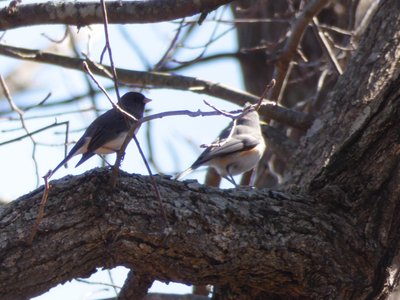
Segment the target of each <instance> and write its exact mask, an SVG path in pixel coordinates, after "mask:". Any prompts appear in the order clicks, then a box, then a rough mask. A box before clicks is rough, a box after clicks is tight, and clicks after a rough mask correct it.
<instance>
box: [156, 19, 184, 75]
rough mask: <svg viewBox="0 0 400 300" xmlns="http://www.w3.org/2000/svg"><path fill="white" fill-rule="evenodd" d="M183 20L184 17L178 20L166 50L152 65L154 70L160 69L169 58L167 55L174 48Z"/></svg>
mask: <svg viewBox="0 0 400 300" xmlns="http://www.w3.org/2000/svg"><path fill="white" fill-rule="evenodd" d="M184 22H185V19H184V18H183V19H182V20H181V21H180V23H179V27H178V30H177V31H176V33H175V36H174V38H173V39H172V41H171V43H170V45H169V47H168V49H167V51H165V53H164V55H163V56H162V57H161V59H160V60H159V62H158V63H156V64H155V66H154V70H155V71H157V70H160V69H161V68H162V67H163V66H164V64H165V63H166V62H167V60H168V59H169V57H170V55H171V53H172V51H173V50H174V49H175V48H176V44H177V41H178V37H179V34H180V33H181V31H182V28H183V23H184Z"/></svg>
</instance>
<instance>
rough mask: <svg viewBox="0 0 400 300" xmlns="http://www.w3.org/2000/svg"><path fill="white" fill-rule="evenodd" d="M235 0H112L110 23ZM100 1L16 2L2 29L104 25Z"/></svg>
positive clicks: (2, 16)
mask: <svg viewBox="0 0 400 300" xmlns="http://www.w3.org/2000/svg"><path fill="white" fill-rule="evenodd" d="M230 2H232V0H197V1H196V0H191V1H188V0H153V1H109V2H107V12H108V16H109V23H110V24H134V23H155V22H163V21H171V20H175V19H179V18H184V17H188V16H192V15H195V14H199V13H203V12H209V11H212V10H215V9H217V8H218V7H219V6H221V5H224V4H227V3H230ZM102 23H103V18H102V15H101V8H100V3H99V2H68V1H66V2H50V1H49V2H45V3H36V4H25V5H15V6H13V7H12V8H11V7H6V8H3V9H2V10H0V30H7V29H13V28H18V27H22V26H30V25H43V24H68V25H76V26H78V27H82V26H86V25H90V24H102Z"/></svg>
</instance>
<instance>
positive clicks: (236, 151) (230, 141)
mask: <svg viewBox="0 0 400 300" xmlns="http://www.w3.org/2000/svg"><path fill="white" fill-rule="evenodd" d="M248 109H249V112H248V113H246V114H245V115H243V116H242V117H240V118H239V119H237V120H236V126H235V127H234V128H233V131H232V127H233V126H234V125H233V123H234V122H231V123H230V124H229V126H228V127H226V128H225V129H224V130H223V131H222V132H221V134H220V135H219V137H218V138H217V139H216V140H215V141H214V142H213V143H212V144H211V145H209V146H208V147H207V148H206V149H205V150H204V151H203V153H201V154H200V156H199V158H198V159H197V160H196V161H195V162H194V163H193V164H192V166H191V167H190V168H188V169H187V170H185V171H183V172H182V173H180V174H179V175H178V176H177V177H176V179H180V178H182V177H184V176H186V175H187V174H189V173H190V172H192V171H193V170H195V169H197V168H198V167H201V166H208V167H212V168H214V169H215V170H216V171H217V172H218V174H219V175H220V176H221V177H223V178H225V179H227V180H228V181H229V182H231V183H232V184H234V185H235V186H236V187H237V184H236V182H235V180H234V179H233V176H235V175H238V174H241V173H243V172H246V171H249V170H251V169H253V168H254V167H255V166H256V165H257V163H258V162H259V161H260V159H261V157H262V155H263V153H264V150H265V142H264V138H263V136H262V134H261V127H260V118H259V116H258V112H257V111H256V110H255V109H254V108H253V107H249V108H248Z"/></svg>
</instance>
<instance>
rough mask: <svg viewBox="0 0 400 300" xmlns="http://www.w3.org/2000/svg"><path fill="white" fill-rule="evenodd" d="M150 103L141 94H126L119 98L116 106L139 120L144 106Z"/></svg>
mask: <svg viewBox="0 0 400 300" xmlns="http://www.w3.org/2000/svg"><path fill="white" fill-rule="evenodd" d="M150 101H151V100H150V99H148V98H146V97H145V96H144V95H142V94H141V93H137V92H128V93H126V94H125V95H123V96H122V97H121V100H120V101H119V102H118V105H119V106H120V107H121V108H122V109H123V110H126V111H127V112H128V113H130V114H131V115H133V116H134V117H135V118H136V119H140V118H142V117H143V112H144V106H145V105H146V103H149V102H150Z"/></svg>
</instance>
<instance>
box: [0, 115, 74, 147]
mask: <svg viewBox="0 0 400 300" xmlns="http://www.w3.org/2000/svg"><path fill="white" fill-rule="evenodd" d="M68 123H69V122H68V121H66V122H61V123H57V122H56V123H54V124H51V125H48V126H45V127H43V128H40V129H38V130H35V131H31V132H29V133H27V134H24V135H22V136H19V137H17V138H14V139H12V140H8V141H5V142H1V143H0V146H4V145H7V144H11V143H14V142H17V141H20V140H22V139H24V138H27V137H31V136H33V135H35V134H37V133H39V132H42V131H45V130H47V129H49V128H52V127H56V126H60V125H66V126H67V131H68Z"/></svg>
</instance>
